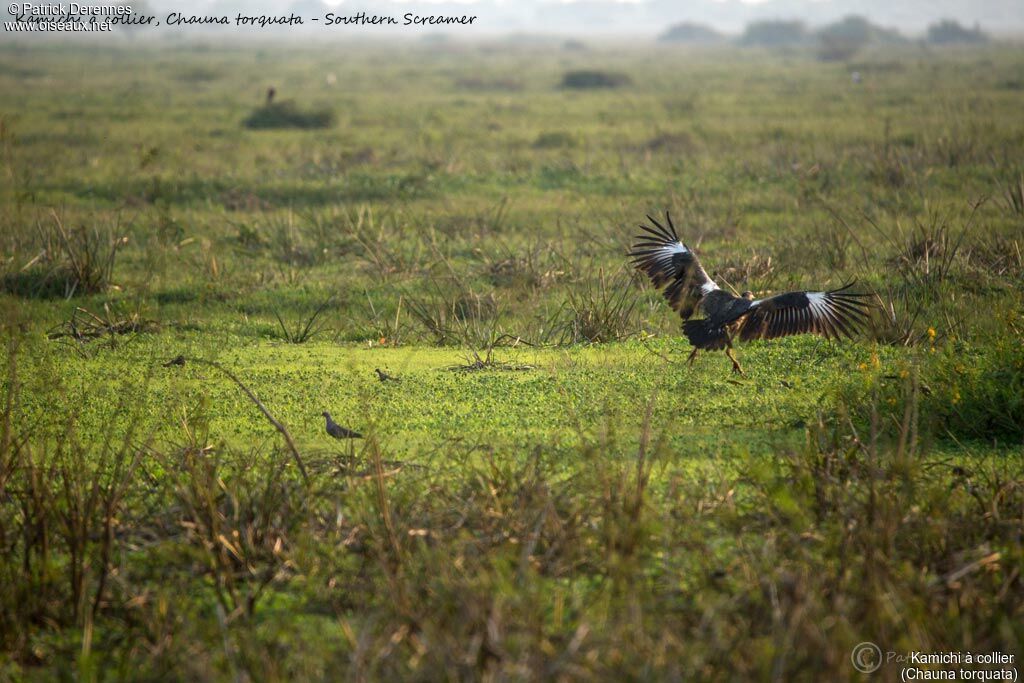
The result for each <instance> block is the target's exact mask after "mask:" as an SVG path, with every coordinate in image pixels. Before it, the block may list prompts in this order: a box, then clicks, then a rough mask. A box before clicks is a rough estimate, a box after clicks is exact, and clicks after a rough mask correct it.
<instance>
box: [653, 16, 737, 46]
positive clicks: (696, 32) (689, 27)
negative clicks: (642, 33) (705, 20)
mask: <svg viewBox="0 0 1024 683" xmlns="http://www.w3.org/2000/svg"><path fill="white" fill-rule="evenodd" d="M723 40H725V37H724V36H723V35H722V34H721V33H719V32H718V31H716V30H715V29H713V28H711V27H710V26H705V25H704V24H697V23H694V22H692V21H684V22H682V23H680V24H675V25H674V26H670V27H669V29H668V30H667V31H665V32H664V33H662V34H661V35H660V36H658V42H659V43H689V44H703V45H707V44H710V43H720V42H722V41H723Z"/></svg>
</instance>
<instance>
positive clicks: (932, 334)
mask: <svg viewBox="0 0 1024 683" xmlns="http://www.w3.org/2000/svg"><path fill="white" fill-rule="evenodd" d="M928 338H929V339H935V328H934V327H929V328H928Z"/></svg>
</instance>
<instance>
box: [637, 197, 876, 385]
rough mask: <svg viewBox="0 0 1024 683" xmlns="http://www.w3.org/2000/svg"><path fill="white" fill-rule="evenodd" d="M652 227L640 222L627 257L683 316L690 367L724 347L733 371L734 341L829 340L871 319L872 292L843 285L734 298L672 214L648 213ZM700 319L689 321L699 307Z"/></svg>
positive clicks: (737, 366)
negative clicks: (799, 337)
mask: <svg viewBox="0 0 1024 683" xmlns="http://www.w3.org/2000/svg"><path fill="white" fill-rule="evenodd" d="M647 219H648V220H649V221H650V222H651V223H652V226H648V225H641V226H640V229H641V230H643V231H644V233H645V234H642V235H637V237H636V242H635V243H634V244H633V250H632V251H631V252H630V253H629V255H630V256H631V257H632V258H633V264H634V265H635V266H636V267H637V269H638V270H641V271H643V272H644V273H646V275H647V277H649V278H650V279H651V282H652V283H653V284H654V286H655V287H657V288H659V289H660V288H662V287H664V288H665V289H664V291H663V292H662V294H663V295H664V296H665V298H666V299H668V304H669V306H671V307H672V309H673V310H675V311H677V312H678V313H679V315H680V316H681V317H682V319H683V321H684V322H683V334H685V335H686V338H687V339H688V340H689V341H690V344H692V345H693V352H692V353H691V354H690V357H689V358H687V361H688V362H689V363H690V364H691V365H692V364H693V360H694V358H696V357H697V352H698V351H700V350H701V349H704V350H706V351H720V350H722V349H724V350H725V354H726V355H727V356H728V357H729V360H731V361H732V370H733V372H736V373H739V374H743V368H741V367H740V364H739V361H737V360H736V357H735V356H733V354H732V343H733V341H734V340H737V339H738V340H739V341H749V340H752V339H776V338H778V337H787V336H789V335H791V334H820V335H821V336H823V337H825V338H826V339H832V338H835V339H839V338H841V337H842V336H844V335H845V336H847V337H849V338H851V339H852V338H853V333H854V332H856V331H857V329H858V328H859V326H860V325H861V324H862V323H863V322H864V321H865V320H867V317H868V308H869V307H870V304H868V303H867V302H866V301H864V298H865V297H867V296H869V295H868V294H856V293H853V292H850V291H848V290H849V288H850V287H851V286H852V285H853V283H852V282H851V283H850V284H849V285H846V286H845V287H840V288H839V289H833V290H831V291H826V292H786V293H785V294H777V295H775V296H770V297H767V298H765V299H755V298H754V295H753V294H752V293H750V292H743V295H742V296H734V295H733V294H730V293H729V292H726V291H725V290H723V289H720V288H719V287H718V285H717V284H715V281H714V280H712V279H711V278H710V277H708V274H707V273H706V272H705V271H704V268H702V267H701V265H700V261H698V260H697V255H696V254H694V253H693V251H692V250H691V249H690V248H689V247H687V246H686V245H685V244H683V242H682V240H680V239H679V236H678V235H676V228H675V226H674V225H672V218H671V217H670V216H669V215H668V213H666V214H665V220H666V223H667V224H668V226H667V227H666V226H663V225H662V224H661V223H659V222H658V221H656V220H654V219H653V218H651V217H650V216H648V217H647ZM698 309H699V310H700V312H701V313H703V314H704V317H703V318H702V319H700V320H690V318H691V317H692V316H693V314H694V313H696V312H697V310H698Z"/></svg>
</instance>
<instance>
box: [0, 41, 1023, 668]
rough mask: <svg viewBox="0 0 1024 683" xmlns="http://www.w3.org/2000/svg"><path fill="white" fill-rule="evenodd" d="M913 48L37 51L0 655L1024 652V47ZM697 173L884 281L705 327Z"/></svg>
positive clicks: (24, 120) (705, 216) (704, 233)
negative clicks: (705, 350) (829, 328)
mask: <svg viewBox="0 0 1024 683" xmlns="http://www.w3.org/2000/svg"><path fill="white" fill-rule="evenodd" d="M918 49H919V48H916V47H902V48H898V49H897V48H893V51H891V52H883V53H875V54H868V55H866V56H864V57H862V61H860V62H858V63H856V64H850V63H847V64H837V63H829V64H823V63H819V62H816V61H814V59H813V57H812V56H809V55H802V54H782V55H779V54H767V53H756V54H755V53H752V52H745V53H733V52H727V51H714V50H709V51H695V52H688V51H683V50H673V49H668V50H665V49H661V50H658V51H656V52H655V51H653V50H652V51H640V50H632V49H630V50H627V49H620V48H604V49H601V50H594V49H581V46H580V45H579V44H577V43H574V44H573V45H572V47H571V49H568V48H565V49H563V48H560V47H558V46H545V47H543V48H539V49H531V50H530V51H529V52H524V51H520V50H519V49H518V48H517V47H516V46H515V45H489V46H477V47H474V46H455V45H453V46H449V47H448V48H444V49H439V48H437V47H436V46H435V47H433V48H431V50H430V51H429V52H427V51H426V50H421V49H419V48H417V47H414V46H404V47H398V48H393V49H390V50H389V51H388V52H387V53H384V52H383V51H381V50H377V49H374V48H369V47H367V48H365V49H362V50H355V49H352V50H348V51H342V50H337V51H336V52H333V53H331V52H329V53H327V54H320V53H314V52H312V51H306V50H302V49H298V48H292V47H284V46H279V45H268V46H265V47H263V48H259V49H255V48H254V49H240V48H239V49H232V48H230V47H224V48H216V49H214V48H203V49H201V50H199V52H198V54H196V52H197V51H196V49H195V47H194V46H190V47H189V48H188V49H185V48H184V47H182V48H180V49H179V48H175V47H163V48H159V49H158V48H152V49H137V48H136V49H133V50H131V51H128V50H123V49H115V48H109V49H98V48H84V47H79V48H74V49H71V48H60V47H49V48H41V47H29V48H26V47H25V46H24V45H21V46H19V47H18V50H17V51H15V50H14V49H13V48H9V47H6V46H5V47H3V48H0V64H2V67H3V68H2V69H0V92H3V93H5V94H9V93H16V94H17V98H14V97H5V98H3V100H2V101H3V104H0V152H2V157H0V161H2V169H0V172H2V173H3V175H4V178H5V182H4V183H3V185H2V186H0V202H2V203H0V307H2V309H0V313H2V321H3V322H2V323H0V332H2V343H3V351H2V354H0V359H2V360H3V367H4V371H3V375H2V377H3V382H2V385H0V546H2V551H0V585H3V586H4V587H5V588H4V590H3V591H0V672H2V674H3V675H4V676H8V677H12V678H15V679H22V678H24V679H36V678H38V679H41V680H42V679H49V678H53V677H56V676H62V677H66V678H71V677H77V678H80V679H87V680H93V679H119V678H124V679H128V678H130V679H153V680H168V679H171V680H175V679H181V680H222V679H238V680H242V679H250V680H277V679H281V680H295V679H330V680H335V679H337V678H352V679H366V680H391V679H394V678H399V677H401V678H413V679H422V680H438V679H476V678H487V679H493V680H505V679H563V680H575V679H587V678H593V677H603V678H610V679H622V678H634V679H684V680H686V679H693V678H707V679H749V678H758V679H765V678H773V679H777V680H794V679H801V678H806V679H810V680H833V679H838V680H842V679H850V678H858V677H859V676H860V674H857V672H856V671H855V670H854V669H853V668H852V665H851V660H850V652H851V649H852V648H853V646H854V645H856V644H858V643H860V642H862V641H865V640H869V641H873V642H877V643H878V644H879V645H880V646H881V648H882V650H884V651H890V650H891V651H895V652H905V651H909V650H920V651H945V650H952V651H968V650H972V651H994V650H995V651H1002V652H1008V653H1016V654H1017V655H1018V661H1019V655H1020V651H1019V643H1020V642H1021V639H1022V635H1024V634H1022V627H1021V624H1024V585H1022V578H1021V566H1022V560H1024V548H1022V544H1021V529H1022V528H1024V475H1022V468H1024V452H1022V445H1024V348H1022V344H1021V338H1022V333H1024V318H1022V314H1021V311H1022V310H1024V307H1022V305H1024V294H1022V284H1024V257H1022V249H1024V194H1022V193H1024V167H1022V166H1021V159H1022V154H1021V152H1022V151H1024V124H1022V122H1021V120H1020V116H1019V111H1020V108H1021V105H1022V104H1024V95H1022V93H1024V85H1022V83H1021V82H1020V77H1019V74H1020V73H1021V68H1022V67H1024V56H1022V54H1021V53H1020V51H1019V50H1017V49H1016V48H1012V47H991V48H988V47H986V48H977V49H974V50H970V51H954V52H949V53H928V54H925V53H921V52H917V50H918ZM83 60H85V61H87V62H88V63H89V65H90V66H89V69H88V70H86V71H85V72H84V73H83V70H82V68H81V63H82V61H83ZM851 70H856V71H858V73H859V74H861V76H862V81H861V82H851V79H850V76H849V72H850V71H851ZM580 74H584V75H586V78H582V77H581V76H580ZM595 74H596V75H597V76H600V78H598V77H597V76H595ZM594 83H597V84H598V85H599V86H600V87H597V88H596V89H594V88H593V87H589V86H588V84H594ZM271 86H273V87H275V88H276V90H277V91H278V98H279V99H278V101H276V102H275V103H267V102H265V91H266V89H267V88H268V87H271ZM281 112H284V113H285V114H287V116H281V115H280V114H281ZM275 117H276V118H275ZM296 117H297V118H296ZM294 120H300V121H301V122H302V125H297V124H294V123H290V122H293V121H294ZM253 121H258V122H259V125H257V126H253V125H252V122H253ZM311 121H312V122H314V123H316V125H308V124H309V122H311ZM320 125H323V126H327V127H321V128H318V127H317V126H320ZM665 209H668V210H671V211H672V212H673V215H674V216H675V217H676V222H677V225H679V226H680V228H681V232H682V233H683V234H685V235H686V239H687V241H688V242H689V243H690V244H691V245H692V246H696V247H698V248H699V249H700V251H701V254H702V258H703V259H704V261H705V263H706V265H707V267H708V270H709V271H710V272H711V273H712V274H713V275H714V276H715V277H716V278H717V279H718V281H719V282H720V283H721V284H722V285H723V286H733V287H735V288H736V289H738V290H742V289H751V290H753V291H755V292H757V293H758V294H764V293H768V292H772V291H782V290H785V289H789V288H796V287H806V286H827V285H838V284H840V283H843V282H845V281H848V280H849V279H852V278H857V280H858V286H859V287H861V288H863V289H864V290H866V291H872V292H875V293H876V294H877V299H876V303H877V304H878V309H877V311H876V313H875V316H874V318H873V320H872V323H871V325H870V326H869V328H868V329H867V330H865V332H864V335H863V336H862V337H861V338H860V339H858V340H857V341H856V342H855V343H844V344H839V345H837V344H832V343H827V342H823V341H821V340H817V339H811V338H791V339H786V340H780V341H776V342H771V343H754V344H750V345H746V346H744V347H742V348H741V350H740V358H741V360H742V362H743V364H744V366H745V368H746V370H747V375H746V376H744V377H738V378H737V377H733V376H731V375H730V374H729V373H728V368H729V363H728V362H727V361H726V360H725V359H724V358H722V357H721V356H720V355H711V354H709V355H705V356H701V357H700V358H699V359H698V361H697V363H696V364H695V366H694V367H692V368H690V367H687V366H686V365H685V363H684V360H685V358H686V353H687V352H688V350H689V349H688V347H687V346H686V345H685V342H683V341H681V340H680V339H679V338H678V320H676V319H673V317H672V315H671V313H670V312H669V311H668V309H667V307H666V306H665V305H664V304H663V303H662V301H661V300H660V296H659V295H658V294H657V293H656V292H654V291H652V290H650V289H649V288H648V287H647V286H646V285H645V283H643V282H642V281H641V279H639V278H637V277H634V276H633V274H632V273H631V272H630V271H629V269H628V267H627V266H626V265H625V263H624V261H625V259H624V253H625V251H626V245H627V244H628V241H629V238H630V235H631V234H632V230H633V228H632V227H631V226H633V225H635V223H636V222H637V221H638V220H639V219H642V217H643V215H644V214H645V213H648V212H655V211H661V210H665ZM178 356H181V357H182V362H181V363H170V364H169V363H168V361H171V360H172V359H174V358H176V357H178ZM375 368H381V369H383V370H385V371H386V372H387V373H388V374H389V375H391V376H393V377H395V378H396V380H397V381H380V379H379V378H378V376H377V375H376V374H375V373H374V369H375ZM323 410H330V411H331V413H332V414H333V415H334V416H335V418H336V419H337V420H338V421H339V422H342V423H343V424H345V425H346V426H348V427H351V428H354V429H357V430H358V431H360V432H362V433H364V434H365V435H366V437H367V438H366V439H365V440H361V441H355V442H336V441H333V440H331V439H330V438H329V437H327V436H326V434H324V432H323V423H322V418H321V417H320V413H321V411H323ZM263 411H266V413H264V412H263ZM268 417H269V418H270V419H268ZM875 675H877V676H878V677H879V678H880V680H888V679H892V678H898V676H899V669H898V668H896V667H890V666H885V667H883V668H882V669H881V670H880V671H879V672H878V673H877V674H875Z"/></svg>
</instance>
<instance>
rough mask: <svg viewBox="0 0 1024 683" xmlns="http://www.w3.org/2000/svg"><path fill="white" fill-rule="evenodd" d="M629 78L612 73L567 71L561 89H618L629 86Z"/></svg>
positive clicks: (630, 81)
mask: <svg viewBox="0 0 1024 683" xmlns="http://www.w3.org/2000/svg"><path fill="white" fill-rule="evenodd" d="M632 82H633V81H632V79H630V77H629V76H627V75H626V74H622V73H617V72H614V71H596V70H580V71H569V72H567V73H566V74H565V75H564V76H563V77H562V87H563V88H569V89H576V90H587V89H591V88H620V87H623V86H627V85H630V84H631V83H632Z"/></svg>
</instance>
